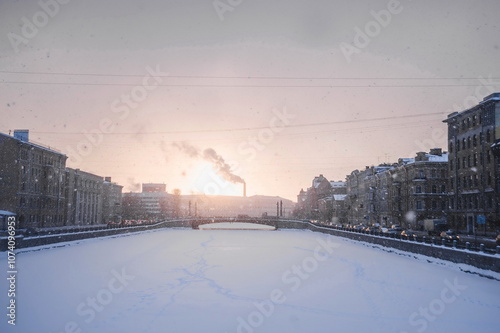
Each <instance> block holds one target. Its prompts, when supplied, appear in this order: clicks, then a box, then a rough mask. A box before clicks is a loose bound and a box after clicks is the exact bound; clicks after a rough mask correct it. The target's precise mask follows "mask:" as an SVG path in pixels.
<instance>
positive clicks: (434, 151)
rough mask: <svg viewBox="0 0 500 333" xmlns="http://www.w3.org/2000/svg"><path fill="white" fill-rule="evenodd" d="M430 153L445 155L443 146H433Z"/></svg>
mask: <svg viewBox="0 0 500 333" xmlns="http://www.w3.org/2000/svg"><path fill="white" fill-rule="evenodd" d="M430 154H431V155H437V156H441V155H443V150H442V149H441V148H432V149H431V151H430Z"/></svg>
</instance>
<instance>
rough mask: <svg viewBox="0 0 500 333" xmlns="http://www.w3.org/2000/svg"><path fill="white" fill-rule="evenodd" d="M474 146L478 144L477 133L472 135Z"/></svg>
mask: <svg viewBox="0 0 500 333" xmlns="http://www.w3.org/2000/svg"><path fill="white" fill-rule="evenodd" d="M472 146H474V147H476V146H477V135H476V134H474V135H473V136H472Z"/></svg>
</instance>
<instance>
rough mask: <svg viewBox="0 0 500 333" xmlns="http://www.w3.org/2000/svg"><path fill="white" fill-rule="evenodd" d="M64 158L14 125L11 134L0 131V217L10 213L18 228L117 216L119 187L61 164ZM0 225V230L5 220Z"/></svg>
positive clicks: (87, 222)
mask: <svg viewBox="0 0 500 333" xmlns="http://www.w3.org/2000/svg"><path fill="white" fill-rule="evenodd" d="M66 159H67V156H66V155H64V154H63V153H61V152H59V151H57V150H55V149H53V148H50V147H46V146H44V145H42V144H39V143H34V142H32V141H30V139H29V131H28V130H15V131H14V136H10V135H6V134H2V133H0V211H2V212H3V213H2V216H8V215H9V214H15V215H16V216H17V221H18V225H17V228H20V229H24V228H29V227H33V228H48V227H60V226H67V225H94V224H102V223H106V221H108V220H109V219H111V218H114V219H117V218H118V217H119V215H120V209H121V189H122V187H121V186H119V185H117V184H114V183H111V182H109V183H107V182H105V181H103V178H102V177H100V176H97V175H94V174H91V173H88V172H84V171H81V170H78V169H76V170H75V169H71V168H66ZM1 220H2V221H3V220H5V218H1ZM0 222H1V221H0ZM0 227H2V229H4V227H5V223H3V222H2V223H1V224H0Z"/></svg>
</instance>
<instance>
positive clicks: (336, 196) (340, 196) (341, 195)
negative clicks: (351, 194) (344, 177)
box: [333, 194, 347, 201]
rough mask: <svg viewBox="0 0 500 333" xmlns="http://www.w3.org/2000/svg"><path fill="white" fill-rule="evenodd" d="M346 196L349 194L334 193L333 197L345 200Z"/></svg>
mask: <svg viewBox="0 0 500 333" xmlns="http://www.w3.org/2000/svg"><path fill="white" fill-rule="evenodd" d="M346 197H347V194H334V195H333V198H334V199H335V200H336V201H343V200H345V198H346Z"/></svg>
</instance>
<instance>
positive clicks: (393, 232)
mask: <svg viewBox="0 0 500 333" xmlns="http://www.w3.org/2000/svg"><path fill="white" fill-rule="evenodd" d="M380 231H382V233H384V234H388V235H396V234H397V233H398V232H397V231H396V230H394V229H392V228H381V229H380Z"/></svg>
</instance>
